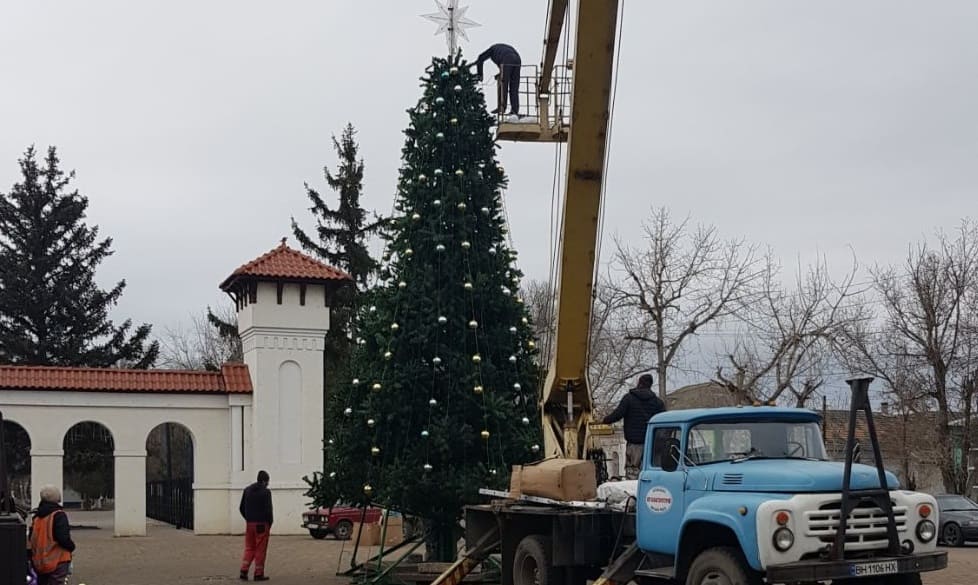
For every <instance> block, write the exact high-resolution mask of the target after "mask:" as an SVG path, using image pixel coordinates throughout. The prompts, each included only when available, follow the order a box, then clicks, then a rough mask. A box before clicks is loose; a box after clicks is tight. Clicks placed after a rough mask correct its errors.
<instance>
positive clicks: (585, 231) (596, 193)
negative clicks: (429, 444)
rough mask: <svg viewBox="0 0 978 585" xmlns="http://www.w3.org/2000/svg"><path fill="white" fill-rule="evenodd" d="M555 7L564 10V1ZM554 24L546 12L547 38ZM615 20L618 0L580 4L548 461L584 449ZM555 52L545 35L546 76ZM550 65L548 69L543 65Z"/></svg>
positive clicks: (548, 399) (545, 401) (544, 407)
mask: <svg viewBox="0 0 978 585" xmlns="http://www.w3.org/2000/svg"><path fill="white" fill-rule="evenodd" d="M554 4H555V5H563V8H566V2H554ZM553 8H555V9H556V8H559V7H558V6H554V7H553ZM557 20H558V18H557V17H555V16H554V14H553V13H551V15H550V18H549V19H548V28H550V32H552V30H553V27H554V26H556V24H555V23H556V22H557ZM560 20H561V24H562V18H560ZM617 20H618V0H582V1H581V2H579V3H578V11H577V39H576V42H575V48H574V76H573V89H572V92H571V108H572V110H571V112H572V113H571V126H570V134H569V137H568V145H567V182H566V185H567V187H566V192H565V194H564V205H563V213H564V217H563V222H562V226H563V227H562V231H561V234H560V275H559V281H558V288H557V328H556V350H555V354H554V358H553V362H552V363H551V364H550V369H549V372H548V374H547V378H546V382H545V384H544V387H543V396H542V398H541V416H542V418H543V421H542V422H543V433H544V447H545V450H546V454H547V456H555V455H556V456H558V457H565V458H573V459H583V458H584V456H585V452H586V449H587V448H588V443H589V433H588V423H589V422H590V420H591V407H592V405H591V392H590V388H588V383H587V353H588V334H589V329H590V321H591V295H592V291H593V287H594V283H593V278H594V272H595V262H596V260H597V258H596V255H595V254H596V253H595V250H596V247H597V234H598V214H599V211H600V208H601V195H602V192H601V191H602V186H603V177H604V170H605V168H604V162H605V149H606V148H607V134H608V119H609V113H608V112H609V106H610V100H611V84H612V70H613V66H614V48H615V35H616V25H617ZM557 30H559V28H558V29H557ZM556 46H557V43H556V42H551V37H550V36H548V40H547V42H546V44H545V51H546V52H545V55H544V67H543V72H542V74H543V75H547V72H548V71H550V70H552V59H553V56H552V55H551V51H552V52H553V54H554V55H555V54H556ZM548 59H549V62H550V63H551V66H550V67H547V66H546V65H547V64H548Z"/></svg>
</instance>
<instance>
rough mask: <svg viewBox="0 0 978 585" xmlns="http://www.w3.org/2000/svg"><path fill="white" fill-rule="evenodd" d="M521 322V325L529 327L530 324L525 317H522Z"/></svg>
mask: <svg viewBox="0 0 978 585" xmlns="http://www.w3.org/2000/svg"><path fill="white" fill-rule="evenodd" d="M522 321H523V324H524V325H529V324H530V320H529V319H527V318H526V317H523V319H522Z"/></svg>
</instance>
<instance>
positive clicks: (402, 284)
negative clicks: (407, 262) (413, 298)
mask: <svg viewBox="0 0 978 585" xmlns="http://www.w3.org/2000/svg"><path fill="white" fill-rule="evenodd" d="M397 288H407V283H406V282H404V281H403V280H402V281H401V282H399V283H397Z"/></svg>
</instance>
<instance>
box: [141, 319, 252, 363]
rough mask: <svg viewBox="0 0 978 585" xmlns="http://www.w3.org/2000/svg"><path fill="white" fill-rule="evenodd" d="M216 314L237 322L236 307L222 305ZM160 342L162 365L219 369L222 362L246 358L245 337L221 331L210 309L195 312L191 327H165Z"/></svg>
mask: <svg viewBox="0 0 978 585" xmlns="http://www.w3.org/2000/svg"><path fill="white" fill-rule="evenodd" d="M214 314H215V316H217V317H219V318H220V320H221V321H223V322H224V323H230V324H234V323H236V322H237V316H236V315H235V314H234V309H233V307H230V306H221V307H220V308H218V309H217V310H216V311H214ZM160 344H161V346H162V347H161V351H160V365H161V366H162V367H164V368H168V369H181V370H217V369H220V367H221V364H224V363H227V362H240V361H241V360H242V350H241V339H240V338H238V337H237V336H226V335H221V331H219V329H218V327H217V326H215V325H214V324H212V323H211V322H210V321H209V320H208V318H207V312H206V311H205V312H204V313H202V314H199V315H193V316H192V317H191V321H190V326H189V327H187V326H184V325H181V326H178V327H175V328H174V327H167V328H165V329H164V330H163V338H162V339H161V340H160Z"/></svg>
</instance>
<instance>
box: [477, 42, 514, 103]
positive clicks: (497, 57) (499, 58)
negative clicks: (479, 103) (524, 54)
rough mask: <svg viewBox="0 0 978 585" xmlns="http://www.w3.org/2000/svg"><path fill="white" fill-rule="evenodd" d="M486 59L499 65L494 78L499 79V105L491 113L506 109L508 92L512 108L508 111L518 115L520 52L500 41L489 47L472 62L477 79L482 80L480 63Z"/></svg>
mask: <svg viewBox="0 0 978 585" xmlns="http://www.w3.org/2000/svg"><path fill="white" fill-rule="evenodd" d="M487 59H491V60H492V62H493V63H495V64H496V66H497V67H499V75H497V76H496V79H499V84H498V87H499V107H497V108H496V109H495V110H493V111H492V113H493V114H495V113H497V112H505V111H506V96H507V94H508V95H509V103H510V104H511V105H512V108H513V109H512V110H511V111H510V113H511V114H512V115H514V116H516V117H517V118H518V117H519V115H520V67H521V66H522V64H523V63H522V61H521V59H520V54H519V53H517V52H516V49H514V48H513V47H511V46H509V45H504V44H502V43H496V44H495V45H493V46H491V47H489V48H488V49H486V50H485V51H483V52H482V53H481V54H480V55H479V58H478V59H476V61H475V63H473V64H472V65H475V66H476V68H477V69H478V71H479V81H482V78H483V75H482V64H483V63H485V62H486V60H487ZM470 67H471V65H470Z"/></svg>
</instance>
